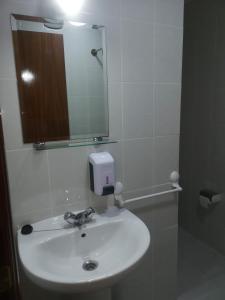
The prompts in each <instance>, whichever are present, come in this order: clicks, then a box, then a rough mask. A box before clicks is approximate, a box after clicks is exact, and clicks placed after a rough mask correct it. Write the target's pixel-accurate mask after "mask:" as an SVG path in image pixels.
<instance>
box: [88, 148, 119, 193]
mask: <svg viewBox="0 0 225 300" xmlns="http://www.w3.org/2000/svg"><path fill="white" fill-rule="evenodd" d="M89 168H90V188H91V190H92V191H93V192H94V193H95V194H97V195H99V196H104V195H110V194H113V193H114V187H115V166H114V159H113V157H112V155H111V154H109V153H108V152H99V153H92V154H90V155H89Z"/></svg>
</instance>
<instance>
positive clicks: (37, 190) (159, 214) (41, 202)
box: [0, 0, 183, 300]
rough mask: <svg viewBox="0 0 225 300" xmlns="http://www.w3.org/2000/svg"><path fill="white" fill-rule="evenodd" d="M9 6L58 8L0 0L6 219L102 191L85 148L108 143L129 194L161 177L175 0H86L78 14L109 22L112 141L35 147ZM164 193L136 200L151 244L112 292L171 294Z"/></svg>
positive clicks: (172, 238) (171, 247) (176, 88)
mask: <svg viewBox="0 0 225 300" xmlns="http://www.w3.org/2000/svg"><path fill="white" fill-rule="evenodd" d="M12 12H15V13H20V14H27V15H37V16H47V17H52V18H55V17H57V16H60V15H61V16H62V13H61V12H60V10H59V9H58V7H57V6H56V5H53V0H49V1H38V0H36V1H35V0H29V1H28V0H3V1H1V4H0V28H1V29H0V103H1V107H2V108H3V110H4V115H3V123H4V124H3V125H4V134H5V144H6V150H7V164H8V172H9V181H10V195H11V206H12V214H13V220H14V224H15V225H20V224H22V223H27V222H34V221H36V220H39V219H41V218H44V217H48V216H53V215H57V214H59V213H63V212H65V211H66V210H71V209H75V210H77V209H83V208H86V207H87V206H88V205H93V206H95V207H101V206H102V204H103V202H104V201H103V200H102V199H98V198H96V197H94V196H93V195H92V194H91V193H90V191H89V179H88V165H87V156H88V154H89V153H91V152H92V151H102V150H107V151H109V152H111V153H112V155H113V156H114V157H115V159H116V172H117V179H118V180H121V181H122V182H123V183H124V186H125V191H126V193H127V194H129V195H130V196H132V195H137V194H143V193H144V192H145V191H146V190H149V189H150V188H151V187H152V186H156V185H163V184H165V183H167V182H168V178H169V174H170V172H171V171H172V170H175V169H178V150H179V149H178V148H179V115H180V90H181V65H182V37H183V28H182V26H183V0H121V1H120V0H114V1H111V0H86V2H85V5H84V7H83V11H82V14H81V15H80V16H79V17H78V18H76V20H78V21H86V22H88V23H93V24H104V25H105V26H106V27H107V45H108V77H109V111H110V116H109V117H110V136H111V138H116V139H118V140H119V141H120V142H119V143H117V144H111V145H105V146H99V147H96V148H94V147H82V148H70V149H55V150H49V151H43V152H38V153H37V152H35V151H34V150H33V149H32V145H29V144H28V145H24V144H23V143H22V136H21V126H20V116H19V108H18V95H17V86H16V74H15V66H14V59H13V47H12V39H11V29H10V23H9V14H10V13H12ZM159 200H160V203H159V202H158V201H159ZM166 200H168V197H166V196H165V197H163V198H162V199H158V198H157V199H155V202H152V201H151V202H147V203H146V202H145V203H144V204H143V205H144V207H143V208H139V209H138V210H136V213H137V214H138V216H140V217H141V218H143V219H144V220H145V222H146V223H147V225H148V226H149V228H150V230H151V233H152V245H151V249H150V251H149V253H148V255H147V256H146V258H145V263H143V264H142V266H141V267H140V268H139V269H138V270H136V271H135V272H134V273H133V274H131V275H130V277H128V278H127V279H126V280H124V281H123V282H121V283H120V284H119V285H118V286H116V287H115V288H114V289H113V291H112V299H113V300H117V299H122V300H126V299H128V298H129V299H131V300H136V299H137V298H140V299H148V300H149V299H154V300H161V299H163V300H164V299H167V300H170V299H171V300H174V299H175V293H176V238H177V234H176V232H177V204H176V199H169V202H166ZM149 203H151V204H149ZM140 204H141V203H140ZM26 284H27V282H26ZM29 289H31V290H30V291H31V295H32V296H27V298H25V299H26V300H27V299H28V298H29V297H32V299H35V295H37V297H38V299H40V298H42V299H43V300H44V299H47V298H48V299H64V297H63V296H60V295H46V293H44V291H41V290H40V289H39V288H37V287H36V288H35V287H34V286H31V285H30V284H29V288H27V289H26V292H27V293H28V295H29ZM60 297H61V298H60Z"/></svg>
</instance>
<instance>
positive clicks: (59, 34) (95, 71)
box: [11, 14, 109, 143]
mask: <svg viewBox="0 0 225 300" xmlns="http://www.w3.org/2000/svg"><path fill="white" fill-rule="evenodd" d="M11 24H12V35H13V43H14V52H15V61H16V72H17V82H18V91H19V101H20V113H21V122H22V131H23V141H24V143H38V142H47V141H60V140H71V139H72V140H74V139H82V138H94V137H107V136H108V135H109V132H108V131H109V125H108V99H107V69H106V43H105V27H104V26H102V25H89V24H86V23H80V22H72V21H71V22H69V21H59V20H52V19H46V18H42V17H30V16H22V15H15V14H14V15H12V16H11Z"/></svg>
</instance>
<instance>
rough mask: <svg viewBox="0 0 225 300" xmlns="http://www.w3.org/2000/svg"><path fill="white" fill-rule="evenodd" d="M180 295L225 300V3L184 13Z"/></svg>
mask: <svg viewBox="0 0 225 300" xmlns="http://www.w3.org/2000/svg"><path fill="white" fill-rule="evenodd" d="M180 173H181V179H182V182H181V184H182V186H183V188H184V192H183V193H182V195H181V197H180V203H179V224H180V228H181V230H180V236H179V244H180V245H179V246H180V248H179V267H180V269H179V297H180V298H179V299H182V300H183V299H192V300H195V299H208V300H210V299H215V300H219V299H225V288H224V282H225V197H224V190H225V1H221V0H188V1H186V3H185V13H184V50H183V80H182V104H181V140H180Z"/></svg>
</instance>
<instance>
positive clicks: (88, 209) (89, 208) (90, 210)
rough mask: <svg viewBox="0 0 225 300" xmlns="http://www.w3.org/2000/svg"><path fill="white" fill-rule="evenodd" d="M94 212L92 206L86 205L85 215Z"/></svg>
mask: <svg viewBox="0 0 225 300" xmlns="http://www.w3.org/2000/svg"><path fill="white" fill-rule="evenodd" d="M94 213H95V210H94V208H93V207H91V206H90V207H88V208H87V209H86V210H85V215H86V216H87V217H88V216H90V215H91V214H94Z"/></svg>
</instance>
